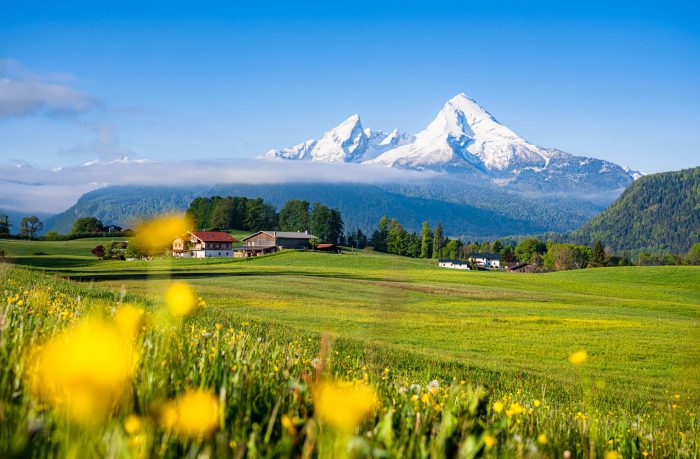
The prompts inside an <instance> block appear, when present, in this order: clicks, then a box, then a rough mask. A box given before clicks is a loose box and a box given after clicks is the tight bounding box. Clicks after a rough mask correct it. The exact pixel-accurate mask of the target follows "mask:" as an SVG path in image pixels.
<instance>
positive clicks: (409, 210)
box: [44, 184, 558, 239]
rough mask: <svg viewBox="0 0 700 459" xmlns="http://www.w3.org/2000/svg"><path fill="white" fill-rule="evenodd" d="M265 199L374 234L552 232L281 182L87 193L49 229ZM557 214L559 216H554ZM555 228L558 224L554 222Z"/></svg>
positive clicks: (510, 216) (507, 217)
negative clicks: (394, 228)
mask: <svg viewBox="0 0 700 459" xmlns="http://www.w3.org/2000/svg"><path fill="white" fill-rule="evenodd" d="M216 195H219V196H227V195H228V196H240V197H247V198H251V199H257V198H262V199H264V200H265V201H266V202H268V203H270V204H272V205H273V206H274V207H275V208H276V209H278V210H279V209H281V208H282V206H283V205H284V204H285V202H287V201H288V200H290V199H300V200H304V201H308V202H310V203H313V202H322V203H324V204H326V205H328V206H330V207H333V208H337V209H339V210H340V211H341V213H342V215H343V220H344V222H345V228H346V229H347V230H353V229H355V228H361V229H362V230H363V231H366V232H369V231H371V230H372V229H373V228H374V227H375V226H376V224H377V221H379V219H380V218H381V217H382V216H383V215H394V216H396V217H397V218H398V219H400V221H401V222H402V223H403V224H404V225H405V226H406V228H407V229H409V230H411V231H419V230H420V228H421V224H422V222H423V221H425V220H428V221H431V222H442V223H443V226H444V228H445V232H446V233H447V234H450V235H455V236H464V237H465V238H466V239H470V238H471V239H474V238H478V239H487V238H495V237H502V236H506V235H511V234H532V233H541V232H543V231H547V230H551V229H552V226H550V225H551V224H553V223H551V222H548V223H544V222H542V221H541V220H542V219H540V218H536V219H531V218H528V216H527V214H528V212H521V213H520V215H514V213H513V212H510V211H505V210H504V211H497V210H492V209H485V208H479V207H480V206H476V205H469V204H462V203H458V202H447V201H445V200H439V199H430V198H426V197H422V196H406V195H405V194H401V193H399V192H392V191H388V190H386V189H383V188H382V187H379V186H374V185H362V184H353V185H334V184H279V185H272V184H271V185H233V184H232V185H219V186H214V187H183V188H177V187H145V186H119V187H108V188H103V189H100V190H95V191H92V192H89V193H86V194H85V195H83V196H82V197H81V198H80V199H79V200H78V202H77V203H76V204H75V205H74V206H72V207H71V208H70V209H68V210H67V211H65V212H63V213H61V214H58V215H56V216H54V217H52V218H50V219H48V220H47V222H46V225H45V227H44V230H47V231H48V230H55V231H58V232H60V233H68V232H69V231H70V230H71V228H72V226H73V222H74V221H75V220H76V219H78V218H80V217H96V218H98V219H100V220H101V221H102V222H103V223H104V224H107V225H109V224H116V225H119V226H122V227H129V226H132V225H133V223H134V220H135V219H137V218H139V217H144V216H146V217H147V216H151V215H155V214H158V213H161V212H165V211H169V210H179V211H184V210H186V209H187V207H188V206H189V204H190V202H191V201H192V200H193V199H195V198H198V197H206V196H216ZM552 213H553V214H556V212H552ZM554 225H555V227H558V225H556V224H554Z"/></svg>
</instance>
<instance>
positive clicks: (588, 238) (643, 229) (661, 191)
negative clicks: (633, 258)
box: [558, 167, 700, 255]
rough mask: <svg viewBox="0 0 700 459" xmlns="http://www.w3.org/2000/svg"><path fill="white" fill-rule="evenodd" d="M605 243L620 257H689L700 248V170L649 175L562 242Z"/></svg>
mask: <svg viewBox="0 0 700 459" xmlns="http://www.w3.org/2000/svg"><path fill="white" fill-rule="evenodd" d="M558 239H565V240H569V241H572V242H576V243H579V244H585V245H591V244H593V242H594V241H595V240H598V239H600V240H602V241H603V242H605V244H606V245H607V246H608V247H609V248H610V249H612V250H613V251H615V252H623V251H627V252H630V253H632V254H635V255H637V254H640V253H643V252H649V253H652V254H653V253H674V254H683V253H686V252H687V251H688V250H689V249H690V247H691V246H692V245H693V244H694V243H696V242H700V167H696V168H693V169H686V170H682V171H677V172H665V173H661V174H653V175H647V176H644V177H642V178H640V179H639V180H637V181H636V182H635V183H633V184H632V185H631V186H630V187H629V188H627V190H625V192H624V193H622V195H621V196H620V197H619V198H618V199H617V200H616V201H615V202H614V203H613V204H612V205H610V207H608V208H607V209H606V210H604V211H603V212H602V213H601V214H599V215H598V216H596V217H594V218H593V219H592V220H591V221H590V222H588V223H587V224H585V225H584V226H583V227H582V228H581V229H579V230H576V231H574V232H572V233H570V234H569V235H566V236H561V237H559V238H558Z"/></svg>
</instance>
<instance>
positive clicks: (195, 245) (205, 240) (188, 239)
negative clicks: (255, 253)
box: [173, 231, 238, 258]
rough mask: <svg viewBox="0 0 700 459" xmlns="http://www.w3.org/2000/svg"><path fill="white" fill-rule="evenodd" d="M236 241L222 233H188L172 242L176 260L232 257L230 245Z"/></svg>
mask: <svg viewBox="0 0 700 459" xmlns="http://www.w3.org/2000/svg"><path fill="white" fill-rule="evenodd" d="M234 242H238V240H237V239H236V238H234V237H232V236H231V235H230V234H228V233H224V232H223V231H190V232H188V233H187V234H185V235H184V236H181V237H179V238H177V239H175V241H173V256H174V257H178V258H210V257H232V256H233V248H232V244H233V243H234Z"/></svg>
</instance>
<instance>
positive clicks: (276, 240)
mask: <svg viewBox="0 0 700 459" xmlns="http://www.w3.org/2000/svg"><path fill="white" fill-rule="evenodd" d="M312 239H316V236H314V235H313V234H309V233H308V232H303V233H302V232H294V231H258V232H257V233H255V234H251V235H250V236H248V237H247V238H245V239H243V247H240V248H238V249H237V250H236V254H235V256H236V257H254V256H257V255H263V254H266V253H272V252H277V251H278V250H281V249H297V250H300V249H307V248H309V241H311V240H312Z"/></svg>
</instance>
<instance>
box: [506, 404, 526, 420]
mask: <svg viewBox="0 0 700 459" xmlns="http://www.w3.org/2000/svg"><path fill="white" fill-rule="evenodd" d="M524 412H525V408H524V407H522V406H521V405H520V404H519V403H511V404H510V406H509V407H508V409H507V410H506V416H508V417H510V416H517V415H519V414H523V413H524Z"/></svg>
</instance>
